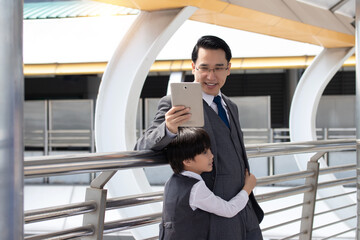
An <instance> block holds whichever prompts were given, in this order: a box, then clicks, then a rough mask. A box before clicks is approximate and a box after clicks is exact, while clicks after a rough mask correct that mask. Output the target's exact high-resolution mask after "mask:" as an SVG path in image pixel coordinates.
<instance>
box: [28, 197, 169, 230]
mask: <svg viewBox="0 0 360 240" xmlns="http://www.w3.org/2000/svg"><path fill="white" fill-rule="evenodd" d="M162 200H163V192H162V191H159V192H151V193H145V194H137V195H131V196H126V197H119V198H110V199H108V200H107V202H106V210H112V209H117V208H125V207H131V206H138V205H141V204H148V203H154V202H160V201H162ZM95 209H96V203H95V201H86V202H82V203H72V204H67V205H61V206H55V207H49V208H41V209H36V210H28V211H25V213H24V216H25V217H24V219H25V224H28V223H33V222H39V221H46V220H51V219H56V218H62V217H70V216H75V215H80V214H84V213H88V212H92V211H94V210H95Z"/></svg>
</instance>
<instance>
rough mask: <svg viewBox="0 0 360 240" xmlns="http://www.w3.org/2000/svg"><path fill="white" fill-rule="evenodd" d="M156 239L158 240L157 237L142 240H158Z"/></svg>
mask: <svg viewBox="0 0 360 240" xmlns="http://www.w3.org/2000/svg"><path fill="white" fill-rule="evenodd" d="M158 239H159V236H156V237H151V238H145V239H143V240H158Z"/></svg>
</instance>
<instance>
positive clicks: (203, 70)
mask: <svg viewBox="0 0 360 240" xmlns="http://www.w3.org/2000/svg"><path fill="white" fill-rule="evenodd" d="M195 69H196V70H198V71H199V72H200V73H210V72H211V71H213V72H214V73H218V74H221V73H225V71H227V70H228V69H229V67H214V68H209V67H206V66H200V67H198V68H197V67H195Z"/></svg>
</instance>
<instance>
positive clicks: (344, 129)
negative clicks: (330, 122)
mask: <svg viewBox="0 0 360 240" xmlns="http://www.w3.org/2000/svg"><path fill="white" fill-rule="evenodd" d="M328 130H329V131H335V132H336V131H349V132H354V131H356V128H328Z"/></svg>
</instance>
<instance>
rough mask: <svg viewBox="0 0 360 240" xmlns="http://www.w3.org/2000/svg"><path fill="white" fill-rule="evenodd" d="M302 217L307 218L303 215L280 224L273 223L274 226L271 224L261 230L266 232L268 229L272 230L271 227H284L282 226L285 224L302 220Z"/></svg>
mask: <svg viewBox="0 0 360 240" xmlns="http://www.w3.org/2000/svg"><path fill="white" fill-rule="evenodd" d="M302 219H305V218H303V217H301V218H295V219H293V220H290V221H287V222H283V223H279V224H276V225H273V226H270V227H267V228H262V229H261V231H263V232H265V231H268V230H271V229H274V228H278V227H282V226H285V225H288V224H291V223H294V222H298V221H301V220H302Z"/></svg>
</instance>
